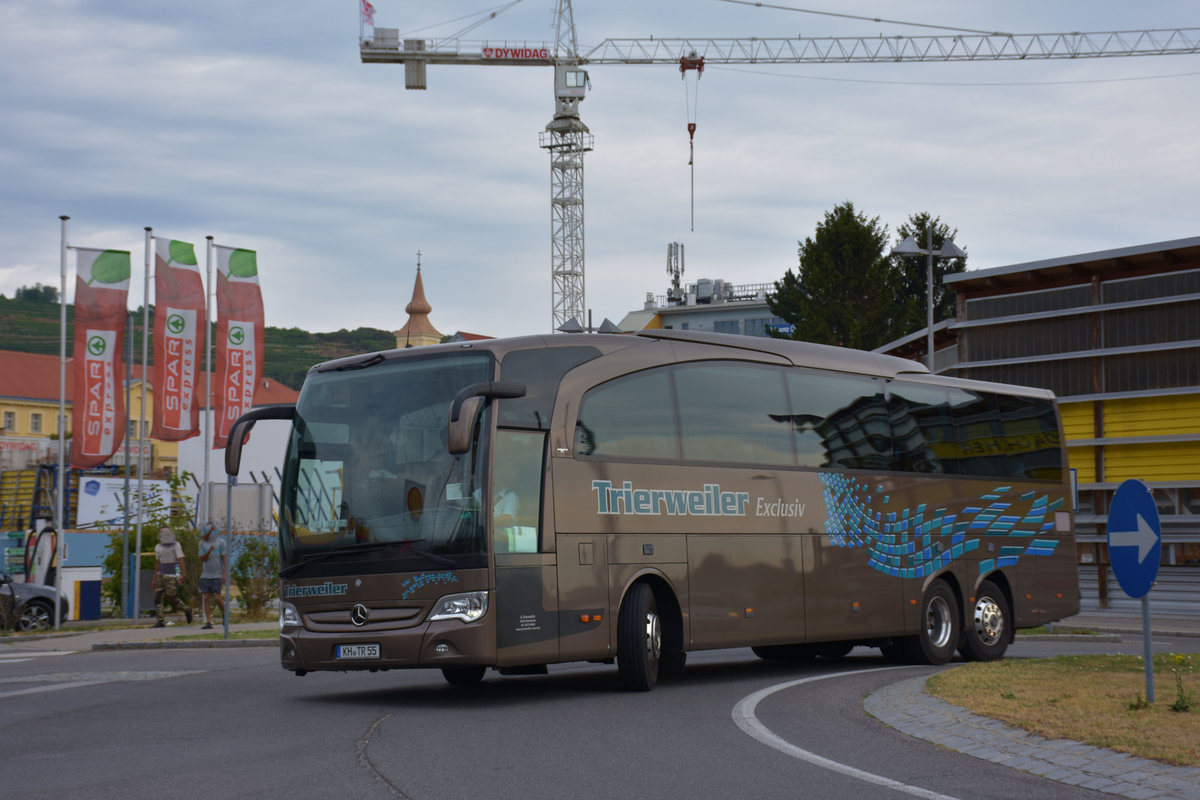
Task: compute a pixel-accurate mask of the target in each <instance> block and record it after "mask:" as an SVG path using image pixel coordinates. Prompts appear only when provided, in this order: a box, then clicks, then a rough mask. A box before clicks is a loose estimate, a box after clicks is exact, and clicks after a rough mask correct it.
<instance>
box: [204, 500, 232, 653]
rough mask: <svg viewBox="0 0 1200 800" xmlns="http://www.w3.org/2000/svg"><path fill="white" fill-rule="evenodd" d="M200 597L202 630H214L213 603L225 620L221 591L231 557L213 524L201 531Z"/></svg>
mask: <svg viewBox="0 0 1200 800" xmlns="http://www.w3.org/2000/svg"><path fill="white" fill-rule="evenodd" d="M199 551H200V563H201V564H202V567H201V569H200V597H201V598H202V600H201V602H202V604H203V607H204V624H203V625H202V626H201V630H212V616H211V615H210V614H209V607H210V604H211V603H214V602H215V603H216V604H217V607H218V608H220V609H221V618H222V619H224V618H225V601H224V599H222V597H221V590H222V588H223V583H224V580H225V572H226V569H227V568H228V566H229V557H228V555H227V554H226V552H225V540H224V539H222V538H221V537H220V536H218V535H217V526H216V525H214V524H212V523H211V522H206V523H204V526H203V527H202V528H201V529H200V547H199Z"/></svg>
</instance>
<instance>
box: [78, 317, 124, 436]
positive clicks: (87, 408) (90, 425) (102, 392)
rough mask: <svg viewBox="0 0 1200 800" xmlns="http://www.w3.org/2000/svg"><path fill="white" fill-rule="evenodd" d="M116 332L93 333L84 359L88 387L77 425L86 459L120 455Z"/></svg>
mask: <svg viewBox="0 0 1200 800" xmlns="http://www.w3.org/2000/svg"><path fill="white" fill-rule="evenodd" d="M116 340H117V334H116V332H115V331H98V330H89V331H88V332H87V335H86V338H85V341H86V342H87V346H86V348H85V351H84V356H83V375H84V380H85V383H84V387H83V397H84V403H83V408H81V409H80V411H82V414H81V415H80V418H79V420H78V421H77V422H76V426H77V428H81V429H82V430H81V432H82V433H83V440H82V441H81V442H80V452H82V453H83V455H84V456H90V457H99V458H101V460H103V459H107V458H108V457H109V456H110V455H112V454H113V453H114V452H116V449H117V447H116V444H115V441H116V436H117V428H118V420H117V396H118V394H119V393H118V392H117V376H116V374H115V372H114V370H113V366H114V365H113V361H112V353H113V352H114V351H115V350H116V349H117V348H116V344H117V341H116Z"/></svg>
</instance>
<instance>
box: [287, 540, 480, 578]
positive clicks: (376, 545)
mask: <svg viewBox="0 0 1200 800" xmlns="http://www.w3.org/2000/svg"><path fill="white" fill-rule="evenodd" d="M423 541H425V540H424V539H396V540H394V541H388V542H363V543H362V544H354V545H350V546H348V547H338V548H335V549H333V550H322V551H321V552H320V553H313V554H312V555H310V556H305V557H304V558H302V559H300V560H299V561H297V562H296V563H295V564H289V565H288V566H286V567H284V568H283V569H281V570H279V577H281V578H287V577H289V576H291V575H294V574H295V573H297V572H299V571H300V570H301V569H303V568H304V567H307V566H311V565H313V564H317V563H320V562H322V561H327V560H328V559H330V558H334V557H336V556H343V555H357V554H360V553H371V552H374V551H376V550H386V549H389V548H392V547H407V548H408V549H409V550H411V551H412V552H414V553H416V554H417V555H420V556H425V557H426V558H428V559H429V560H431V561H436V562H437V563H439V564H445V565H446V566H448V567H457V566H458V565H457V564H456V563H455V562H453V561H451V560H450V559H448V558H446V557H445V556H441V555H438V554H437V553H430V552H429V551H427V550H422V549H420V548H418V547H413V545H414V544H416V543H417V542H423Z"/></svg>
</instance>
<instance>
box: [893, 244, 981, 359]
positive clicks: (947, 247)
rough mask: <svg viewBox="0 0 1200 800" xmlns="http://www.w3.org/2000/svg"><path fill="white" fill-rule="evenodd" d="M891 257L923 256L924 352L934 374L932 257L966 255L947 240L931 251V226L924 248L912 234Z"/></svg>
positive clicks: (895, 248) (899, 245) (895, 249)
mask: <svg viewBox="0 0 1200 800" xmlns="http://www.w3.org/2000/svg"><path fill="white" fill-rule="evenodd" d="M892 255H895V256H919V255H924V256H925V334H926V344H925V352H926V359H927V361H928V364H927V366H928V367H929V371H930V372H934V368H933V257H934V256H937V257H938V258H963V257H965V256H966V255H967V254H966V253H965V252H963V251H962V249H961V248H959V246H958V245H956V244H955V243H954V242H952V241H951V240H949V239H945V240H943V241H942V246H941V247H940V248H938V249H937V250H934V249H933V225H931V224H927V225H926V226H925V246H924V247H921V245H919V244H917V236H916V234H912V235H910V236H908V237H906V238H905V239H904V241H902V242H901V243H900V244H898V245H896V246H895V247H894V248H893V249H892Z"/></svg>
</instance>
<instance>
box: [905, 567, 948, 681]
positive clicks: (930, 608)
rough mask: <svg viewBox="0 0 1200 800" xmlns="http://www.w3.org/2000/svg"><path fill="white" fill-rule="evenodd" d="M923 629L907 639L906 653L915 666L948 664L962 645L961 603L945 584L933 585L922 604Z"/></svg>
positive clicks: (938, 582)
mask: <svg viewBox="0 0 1200 800" xmlns="http://www.w3.org/2000/svg"><path fill="white" fill-rule="evenodd" d="M921 612H922V613H921V630H920V632H918V633H917V635H916V636H910V637H908V638H907V639H905V640H904V650H905V652H906V653H907V654H908V658H909V661H911V662H912V663H914V664H945V663H946V662H947V661H949V660H950V657H951V656H952V655H954V649H955V648H956V647H957V646H958V631H959V615H958V600H957V599H956V598H955V596H954V591H953V590H952V589H951V588H950V587H949V586H948V585H946V582H945V581H942V580H937V581H934V582H933V583H932V584H930V585H929V589H928V590H927V591H926V592H925V600H924V602H922V603H921Z"/></svg>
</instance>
